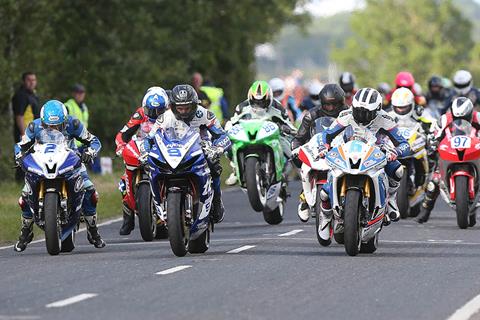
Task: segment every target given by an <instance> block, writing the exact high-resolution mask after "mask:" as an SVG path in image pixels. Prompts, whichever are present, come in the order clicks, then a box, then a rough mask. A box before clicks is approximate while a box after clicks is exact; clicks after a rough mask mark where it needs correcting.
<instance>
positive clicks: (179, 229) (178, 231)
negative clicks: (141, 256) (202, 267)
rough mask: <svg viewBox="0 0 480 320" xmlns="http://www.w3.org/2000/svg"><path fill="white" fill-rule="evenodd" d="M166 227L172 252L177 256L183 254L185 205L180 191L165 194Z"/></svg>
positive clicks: (184, 245)
mask: <svg viewBox="0 0 480 320" xmlns="http://www.w3.org/2000/svg"><path fill="white" fill-rule="evenodd" d="M167 227H168V239H169V241H170V247H171V248H172V251H173V253H174V254H175V255H176V256H177V257H183V256H185V255H186V254H187V244H188V238H187V235H186V233H185V207H184V203H183V196H182V193H181V192H170V193H169V194H168V195H167Z"/></svg>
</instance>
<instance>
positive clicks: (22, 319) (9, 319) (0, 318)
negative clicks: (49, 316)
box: [0, 314, 40, 320]
mask: <svg viewBox="0 0 480 320" xmlns="http://www.w3.org/2000/svg"><path fill="white" fill-rule="evenodd" d="M33 319H40V317H39V316H24V315H18V316H17V315H12V316H4V315H1V314H0V320H33Z"/></svg>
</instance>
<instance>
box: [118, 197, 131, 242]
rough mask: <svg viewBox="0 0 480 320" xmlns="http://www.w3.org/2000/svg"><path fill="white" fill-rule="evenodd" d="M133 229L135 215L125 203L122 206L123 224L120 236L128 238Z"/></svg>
mask: <svg viewBox="0 0 480 320" xmlns="http://www.w3.org/2000/svg"><path fill="white" fill-rule="evenodd" d="M134 228H135V214H134V213H133V211H132V210H130V208H128V207H127V206H126V205H125V203H124V204H123V224H122V227H121V228H120V232H119V233H120V235H121V236H128V235H129V234H130V233H131V232H132V230H133V229H134Z"/></svg>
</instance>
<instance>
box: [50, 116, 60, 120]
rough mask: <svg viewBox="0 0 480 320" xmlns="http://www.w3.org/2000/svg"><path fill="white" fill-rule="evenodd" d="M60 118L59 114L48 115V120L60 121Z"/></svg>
mask: <svg viewBox="0 0 480 320" xmlns="http://www.w3.org/2000/svg"><path fill="white" fill-rule="evenodd" d="M58 120H60V117H59V116H48V121H58Z"/></svg>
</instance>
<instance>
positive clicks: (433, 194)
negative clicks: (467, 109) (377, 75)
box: [415, 110, 480, 223]
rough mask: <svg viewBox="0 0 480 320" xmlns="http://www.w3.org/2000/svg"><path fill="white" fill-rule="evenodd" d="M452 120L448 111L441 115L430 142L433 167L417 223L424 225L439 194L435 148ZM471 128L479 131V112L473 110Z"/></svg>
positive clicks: (438, 175) (438, 173)
mask: <svg viewBox="0 0 480 320" xmlns="http://www.w3.org/2000/svg"><path fill="white" fill-rule="evenodd" d="M453 120H454V119H453V115H452V112H450V111H449V112H447V113H445V114H444V115H442V117H441V118H440V121H439V122H440V123H439V128H438V127H437V129H436V130H435V133H434V136H433V139H432V141H431V142H430V145H431V147H430V153H431V154H432V155H435V158H434V159H435V167H434V171H433V174H432V176H431V179H430V181H429V182H428V184H427V189H426V190H425V198H424V199H423V203H422V208H421V210H420V214H419V215H418V217H417V218H416V219H415V220H416V221H417V222H419V223H424V222H427V221H428V219H429V218H430V213H431V212H432V210H433V207H434V206H435V201H436V200H437V197H438V195H439V194H440V186H439V184H440V179H441V176H440V172H439V171H438V166H437V161H438V157H437V156H438V153H436V147H437V146H438V144H439V143H440V142H441V141H442V140H443V138H444V137H445V134H446V129H447V128H448V127H449V126H450V125H451V124H452V122H453ZM472 127H474V128H475V129H476V130H480V112H478V111H475V110H474V111H473V113H472Z"/></svg>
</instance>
